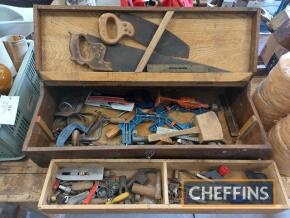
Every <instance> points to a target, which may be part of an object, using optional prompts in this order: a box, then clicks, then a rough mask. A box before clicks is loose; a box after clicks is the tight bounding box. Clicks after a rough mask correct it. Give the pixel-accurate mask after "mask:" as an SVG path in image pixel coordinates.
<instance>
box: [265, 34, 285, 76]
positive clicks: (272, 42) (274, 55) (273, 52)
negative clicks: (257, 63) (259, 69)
mask: <svg viewBox="0 0 290 218" xmlns="http://www.w3.org/2000/svg"><path fill="white" fill-rule="evenodd" d="M287 52H288V50H287V49H286V48H284V47H283V46H281V45H280V44H279V42H278V41H277V39H276V38H275V37H274V35H273V34H271V35H270V36H269V38H268V40H267V42H266V44H265V47H264V48H263V50H262V52H261V58H262V60H263V62H264V64H265V66H266V67H267V69H268V70H271V69H272V68H273V67H274V66H275V65H276V63H277V62H278V60H279V58H280V57H281V56H282V55H283V54H285V53H287Z"/></svg>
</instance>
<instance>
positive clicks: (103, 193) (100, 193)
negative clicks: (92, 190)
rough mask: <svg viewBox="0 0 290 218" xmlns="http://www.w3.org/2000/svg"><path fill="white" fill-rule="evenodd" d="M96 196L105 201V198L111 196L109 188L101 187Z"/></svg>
mask: <svg viewBox="0 0 290 218" xmlns="http://www.w3.org/2000/svg"><path fill="white" fill-rule="evenodd" d="M96 195H97V197H98V198H101V199H104V198H108V196H109V190H108V188H107V187H104V186H103V187H100V188H98V190H97V192H96Z"/></svg>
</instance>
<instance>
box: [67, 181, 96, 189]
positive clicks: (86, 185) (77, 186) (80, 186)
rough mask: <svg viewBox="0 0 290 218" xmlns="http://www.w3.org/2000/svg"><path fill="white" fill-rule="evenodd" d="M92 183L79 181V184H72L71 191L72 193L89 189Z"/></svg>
mask: <svg viewBox="0 0 290 218" xmlns="http://www.w3.org/2000/svg"><path fill="white" fill-rule="evenodd" d="M93 185H94V183H93V182H92V181H80V182H73V183H72V185H71V189H72V190H74V191H82V190H88V189H91V188H92V186H93Z"/></svg>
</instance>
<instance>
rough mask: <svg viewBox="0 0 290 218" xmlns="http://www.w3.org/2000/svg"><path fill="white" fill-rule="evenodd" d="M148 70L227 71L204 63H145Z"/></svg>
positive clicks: (172, 71)
mask: <svg viewBox="0 0 290 218" xmlns="http://www.w3.org/2000/svg"><path fill="white" fill-rule="evenodd" d="M147 71H148V72H158V73H159V72H169V73H207V72H228V71H227V70H224V69H220V68H217V67H212V66H209V65H205V64H147Z"/></svg>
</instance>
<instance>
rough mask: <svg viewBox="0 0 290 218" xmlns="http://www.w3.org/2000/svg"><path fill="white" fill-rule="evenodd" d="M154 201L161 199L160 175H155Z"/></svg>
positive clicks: (158, 173)
mask: <svg viewBox="0 0 290 218" xmlns="http://www.w3.org/2000/svg"><path fill="white" fill-rule="evenodd" d="M155 199H157V200H160V199H161V173H160V172H157V173H156V186H155Z"/></svg>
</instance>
